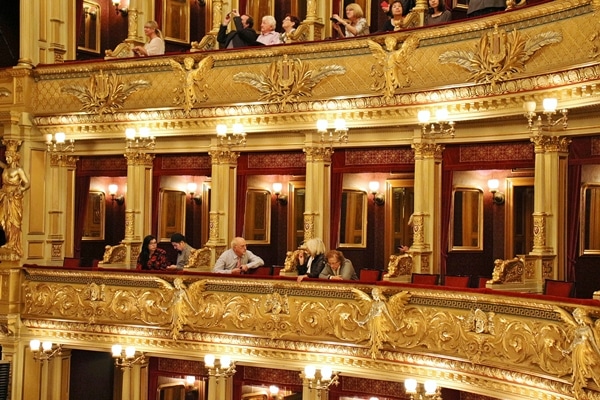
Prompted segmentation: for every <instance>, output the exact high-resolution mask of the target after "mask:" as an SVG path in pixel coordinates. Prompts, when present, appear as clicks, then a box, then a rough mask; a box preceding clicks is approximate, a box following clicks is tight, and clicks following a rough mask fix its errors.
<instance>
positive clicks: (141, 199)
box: [123, 149, 154, 266]
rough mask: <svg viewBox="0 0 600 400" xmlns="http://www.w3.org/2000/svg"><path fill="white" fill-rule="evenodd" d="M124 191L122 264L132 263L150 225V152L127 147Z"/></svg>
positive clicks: (148, 231) (149, 230) (151, 157)
mask: <svg viewBox="0 0 600 400" xmlns="http://www.w3.org/2000/svg"><path fill="white" fill-rule="evenodd" d="M125 158H126V159H127V194H126V195H125V205H126V209H125V239H124V240H123V243H124V244H125V245H126V246H127V257H126V263H127V264H128V265H130V266H132V265H133V264H134V263H135V261H136V259H137V255H138V254H139V252H140V246H141V243H142V239H143V238H144V236H146V235H148V234H149V233H150V232H151V228H152V160H154V154H148V153H147V152H146V151H144V150H141V149H128V151H127V152H126V153H125Z"/></svg>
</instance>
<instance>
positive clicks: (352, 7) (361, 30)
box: [331, 3, 369, 37]
mask: <svg viewBox="0 0 600 400" xmlns="http://www.w3.org/2000/svg"><path fill="white" fill-rule="evenodd" d="M346 17H347V18H348V20H347V21H346V20H345V19H343V18H341V17H340V16H339V15H337V14H333V16H332V17H331V21H333V29H335V30H336V31H337V33H338V34H339V35H340V36H345V37H355V36H362V35H368V34H369V25H368V24H367V19H366V18H364V13H363V10H362V8H361V7H360V6H359V5H358V4H356V3H350V4H348V5H347V6H346ZM342 26H343V27H344V31H343V32H342V28H341V27H342Z"/></svg>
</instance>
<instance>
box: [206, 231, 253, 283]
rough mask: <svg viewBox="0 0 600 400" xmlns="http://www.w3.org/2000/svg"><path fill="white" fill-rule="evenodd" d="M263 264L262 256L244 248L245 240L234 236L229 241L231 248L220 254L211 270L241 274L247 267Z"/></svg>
mask: <svg viewBox="0 0 600 400" xmlns="http://www.w3.org/2000/svg"><path fill="white" fill-rule="evenodd" d="M263 265H265V262H264V261H263V259H262V258H260V257H259V256H257V255H255V254H254V253H252V252H251V251H249V250H247V249H246V240H245V239H244V238H242V237H236V238H234V239H233V240H232V241H231V248H230V249H229V250H226V251H224V252H223V254H221V256H220V257H219V259H218V260H217V262H216V263H215V266H214V267H213V272H216V273H219V274H243V273H245V272H248V270H249V269H252V268H258V267H261V266H263Z"/></svg>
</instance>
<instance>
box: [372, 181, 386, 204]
mask: <svg viewBox="0 0 600 400" xmlns="http://www.w3.org/2000/svg"><path fill="white" fill-rule="evenodd" d="M369 192H371V194H372V195H373V202H374V203H375V204H377V205H378V206H382V205H384V204H385V196H384V194H383V193H379V182H378V181H371V182H369Z"/></svg>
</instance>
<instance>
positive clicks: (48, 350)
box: [29, 339, 62, 361]
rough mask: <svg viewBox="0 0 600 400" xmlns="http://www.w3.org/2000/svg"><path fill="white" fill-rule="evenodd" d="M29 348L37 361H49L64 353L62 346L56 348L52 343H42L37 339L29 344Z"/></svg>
mask: <svg viewBox="0 0 600 400" xmlns="http://www.w3.org/2000/svg"><path fill="white" fill-rule="evenodd" d="M29 348H30V349H31V352H32V353H33V359H34V360H35V361H49V360H51V359H52V358H53V357H54V356H57V355H60V353H61V351H62V345H61V344H57V345H56V346H54V344H53V343H52V342H49V341H44V342H40V341H39V340H37V339H33V340H31V341H30V342H29Z"/></svg>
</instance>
